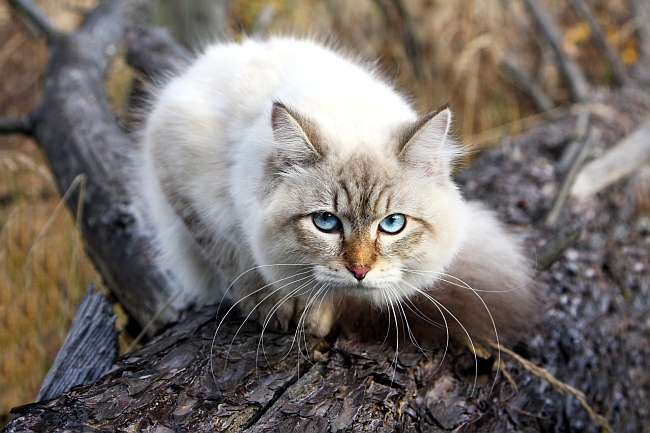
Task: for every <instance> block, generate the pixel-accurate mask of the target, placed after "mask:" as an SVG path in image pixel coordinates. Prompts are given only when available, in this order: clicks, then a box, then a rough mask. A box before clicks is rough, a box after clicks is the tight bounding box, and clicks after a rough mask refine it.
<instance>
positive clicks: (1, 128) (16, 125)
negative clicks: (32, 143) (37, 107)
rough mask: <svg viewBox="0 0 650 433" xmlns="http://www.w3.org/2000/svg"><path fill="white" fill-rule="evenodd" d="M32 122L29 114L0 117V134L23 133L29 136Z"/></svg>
mask: <svg viewBox="0 0 650 433" xmlns="http://www.w3.org/2000/svg"><path fill="white" fill-rule="evenodd" d="M33 132H34V124H33V121H32V117H31V116H30V115H25V116H20V117H3V118H0V134H24V135H29V136H31V135H32V133H33Z"/></svg>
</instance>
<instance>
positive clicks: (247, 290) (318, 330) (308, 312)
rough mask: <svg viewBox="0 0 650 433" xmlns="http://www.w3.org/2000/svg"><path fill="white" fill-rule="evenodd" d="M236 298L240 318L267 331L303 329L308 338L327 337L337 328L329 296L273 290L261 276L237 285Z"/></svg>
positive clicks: (239, 282)
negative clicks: (253, 322) (312, 336)
mask: <svg viewBox="0 0 650 433" xmlns="http://www.w3.org/2000/svg"><path fill="white" fill-rule="evenodd" d="M232 297H233V298H235V299H234V301H235V302H236V303H237V309H238V311H239V313H240V315H241V316H242V317H245V318H247V319H250V320H255V321H257V322H258V323H259V324H260V325H261V326H262V328H263V329H272V330H277V331H289V330H291V329H294V328H297V327H300V328H301V329H302V330H304V331H305V332H306V333H308V334H313V335H317V336H325V335H327V334H329V332H330V331H331V329H332V327H333V325H334V321H335V314H334V308H333V305H332V300H331V299H330V297H329V296H326V297H320V296H310V294H299V295H294V294H293V293H292V291H291V290H290V289H282V288H280V289H278V288H274V287H272V286H270V285H269V284H268V283H265V281H264V279H263V278H262V276H261V275H260V274H257V273H254V274H253V273H251V275H250V276H247V277H246V278H240V280H238V281H236V282H235V283H234V284H233V295H232Z"/></svg>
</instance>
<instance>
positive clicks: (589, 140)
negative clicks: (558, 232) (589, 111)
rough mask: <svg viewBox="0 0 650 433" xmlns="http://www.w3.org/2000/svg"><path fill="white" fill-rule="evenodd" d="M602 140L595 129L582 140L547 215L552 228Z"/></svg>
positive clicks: (591, 129)
mask: <svg viewBox="0 0 650 433" xmlns="http://www.w3.org/2000/svg"><path fill="white" fill-rule="evenodd" d="M599 140H600V132H598V130H596V129H594V128H590V129H589V131H588V132H587V134H586V135H585V136H584V137H583V138H582V140H581V146H580V150H579V151H578V152H577V154H576V156H575V158H574V160H573V162H572V163H571V167H570V168H569V171H568V172H567V173H566V175H565V176H564V180H563V181H562V185H561V186H560V189H559V191H558V193H557V195H556V196H555V201H554V202H553V207H551V210H550V211H549V213H548V215H546V223H547V224H548V225H550V226H554V225H555V224H557V221H558V219H559V218H560V215H561V213H562V210H563V209H564V205H565V204H566V201H567V199H568V198H569V192H570V191H571V187H572V186H573V183H574V182H575V180H576V176H577V175H578V173H579V171H580V169H581V168H582V165H583V164H584V163H585V161H586V159H587V157H588V156H589V154H590V153H591V150H592V148H593V147H594V145H595V144H596V143H598V141H599Z"/></svg>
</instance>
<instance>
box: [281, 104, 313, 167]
mask: <svg viewBox="0 0 650 433" xmlns="http://www.w3.org/2000/svg"><path fill="white" fill-rule="evenodd" d="M271 126H272V128H273V139H274V140H275V143H276V145H277V151H276V155H275V157H276V162H277V163H278V164H279V166H280V167H278V168H280V169H286V168H288V167H290V166H295V165H297V166H304V165H306V164H311V163H313V162H315V161H317V160H318V159H320V157H321V152H319V151H318V149H317V147H316V145H317V144H318V140H317V137H316V132H315V131H314V128H313V126H312V125H311V123H310V122H309V121H308V120H307V119H304V118H302V117H301V116H300V115H298V114H296V113H294V112H292V111H291V110H290V109H289V108H287V107H286V106H285V105H284V104H281V103H279V102H274V103H273V108H272V110H271ZM315 144H316V145H315Z"/></svg>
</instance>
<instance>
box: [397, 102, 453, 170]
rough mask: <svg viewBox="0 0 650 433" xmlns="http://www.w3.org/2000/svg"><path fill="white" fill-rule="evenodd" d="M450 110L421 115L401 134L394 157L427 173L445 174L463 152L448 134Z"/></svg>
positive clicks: (444, 109) (445, 108)
mask: <svg viewBox="0 0 650 433" xmlns="http://www.w3.org/2000/svg"><path fill="white" fill-rule="evenodd" d="M450 126H451V110H450V109H449V108H448V107H444V108H442V109H441V110H437V111H434V112H432V113H429V114H426V115H424V116H422V117H421V118H420V119H419V120H418V121H417V122H416V123H415V124H414V125H412V126H411V127H410V128H408V129H407V130H406V131H405V133H404V134H403V135H402V140H401V142H400V147H399V149H398V158H399V160H400V161H402V162H403V163H404V164H406V165H408V166H409V167H412V168H416V169H419V170H421V171H424V174H425V175H427V176H434V175H440V174H442V175H449V174H450V173H451V168H452V166H453V163H454V161H455V160H456V159H457V158H458V157H460V156H462V155H463V150H462V148H461V147H460V146H459V145H458V144H457V143H455V142H454V141H453V139H452V138H451V137H449V127H450Z"/></svg>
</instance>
